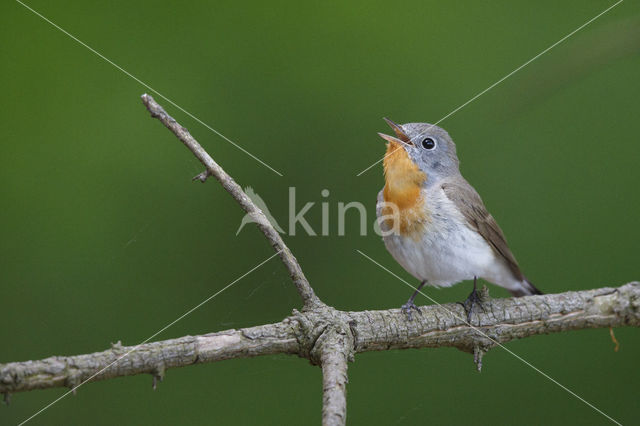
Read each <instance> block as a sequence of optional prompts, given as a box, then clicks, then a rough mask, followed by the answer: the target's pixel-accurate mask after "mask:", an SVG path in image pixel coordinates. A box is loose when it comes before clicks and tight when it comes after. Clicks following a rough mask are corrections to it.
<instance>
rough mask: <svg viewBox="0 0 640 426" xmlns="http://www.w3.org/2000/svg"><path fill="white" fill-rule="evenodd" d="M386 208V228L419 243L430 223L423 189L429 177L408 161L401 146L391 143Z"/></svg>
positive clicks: (386, 168)
mask: <svg viewBox="0 0 640 426" xmlns="http://www.w3.org/2000/svg"><path fill="white" fill-rule="evenodd" d="M384 176H385V186H384V189H383V191H382V196H383V199H384V201H385V205H384V206H383V207H382V210H381V215H382V216H383V217H384V218H383V220H384V221H385V225H386V227H388V228H389V229H394V230H395V231H396V232H397V233H398V234H400V235H402V236H405V237H411V238H413V239H416V240H417V239H420V237H421V236H422V234H423V233H424V231H425V227H426V225H427V223H428V222H429V210H428V208H427V204H426V203H425V198H424V195H423V191H422V186H423V184H424V182H425V181H426V180H427V175H426V174H425V173H424V172H423V171H422V170H420V168H419V167H418V166H417V165H416V164H415V163H414V162H413V161H412V160H411V158H409V155H408V154H407V152H406V151H405V149H404V148H403V147H402V146H399V145H398V144H397V143H393V142H390V143H389V144H388V145H387V154H386V155H385V159H384Z"/></svg>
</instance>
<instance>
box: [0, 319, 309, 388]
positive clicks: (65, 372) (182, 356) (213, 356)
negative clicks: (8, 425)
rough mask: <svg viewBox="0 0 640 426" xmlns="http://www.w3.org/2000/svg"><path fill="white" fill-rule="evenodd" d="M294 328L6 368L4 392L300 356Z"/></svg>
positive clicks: (0, 372) (0, 383)
mask: <svg viewBox="0 0 640 426" xmlns="http://www.w3.org/2000/svg"><path fill="white" fill-rule="evenodd" d="M291 329H292V326H291V324H290V323H289V322H288V321H283V322H281V323H276V324H267V325H260V326H257V327H251V328H244V329H240V330H226V331H220V332H217V333H209V334H204V335H201V336H184V337H180V338H178V339H170V340H164V341H160V342H154V343H146V344H142V345H138V346H122V345H121V344H120V343H119V342H118V343H116V344H112V345H111V348H110V349H108V350H106V351H103V352H96V353H92V354H86V355H76V356H53V357H50V358H45V359H43V360H40V361H26V362H14V363H9V364H4V365H3V364H0V393H12V392H21V391H29V390H34V389H46V388H55V387H68V388H71V389H73V388H74V387H76V386H78V385H79V384H80V383H82V382H84V381H86V380H89V381H98V380H105V379H110V378H113V377H122V376H132V375H135V374H151V375H152V376H153V377H154V386H155V383H156V380H158V379H159V380H162V379H163V377H164V372H165V370H167V369H169V368H174V367H184V366H187V365H193V364H201V363H207V362H214V361H221V360H225V359H230V358H248V357H254V356H258V355H269V354H282V353H296V351H297V350H298V346H299V345H298V343H297V341H296V339H295V335H294V333H293V332H292V330H291Z"/></svg>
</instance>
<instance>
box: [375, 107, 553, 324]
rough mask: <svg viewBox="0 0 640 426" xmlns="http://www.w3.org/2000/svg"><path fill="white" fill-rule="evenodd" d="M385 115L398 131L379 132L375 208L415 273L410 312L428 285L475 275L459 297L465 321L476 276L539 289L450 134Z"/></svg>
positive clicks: (394, 248)
mask: <svg viewBox="0 0 640 426" xmlns="http://www.w3.org/2000/svg"><path fill="white" fill-rule="evenodd" d="M385 120H386V121H387V123H388V124H389V126H391V128H392V129H393V131H394V132H395V135H396V136H395V137H394V136H389V135H385V134H382V133H379V135H380V136H381V137H382V138H383V139H385V140H386V141H387V142H388V144H387V152H386V155H385V157H384V162H383V164H384V177H385V185H384V188H383V189H382V190H381V191H380V193H379V194H378V203H377V206H376V213H377V216H378V221H379V224H380V229H381V230H382V233H383V240H384V244H385V246H386V248H387V250H389V252H390V253H391V255H392V256H393V258H394V259H395V260H396V261H398V263H400V265H402V267H403V268H404V269H406V270H407V272H409V273H410V274H411V275H413V276H414V277H416V278H417V279H418V280H420V285H419V286H418V289H417V290H416V291H415V292H414V293H413V295H412V296H411V297H410V298H409V300H408V301H407V303H405V304H404V305H403V306H402V309H403V310H404V311H405V312H406V313H407V315H408V317H409V319H411V310H412V309H417V308H416V305H415V304H414V299H415V297H416V295H417V294H418V292H419V291H420V290H421V289H422V287H424V286H425V285H426V284H429V285H432V286H436V287H449V286H452V285H453V284H456V283H458V282H460V281H463V280H473V291H472V292H471V294H470V295H469V298H468V299H467V301H466V302H465V304H464V306H465V309H466V310H467V320H468V321H470V320H471V314H472V311H473V309H474V306H475V305H476V304H477V302H478V301H479V296H478V293H477V284H476V282H477V279H478V278H482V279H484V280H486V281H489V282H491V283H494V284H496V285H499V286H500V287H503V288H505V289H507V290H509V291H510V292H511V294H513V295H514V296H526V295H530V294H542V293H541V292H540V290H538V289H537V288H535V287H534V286H533V284H531V283H530V282H529V281H528V280H527V279H526V278H525V276H524V275H523V274H522V271H521V270H520V267H519V266H518V262H517V261H516V259H515V257H514V256H513V254H512V253H511V250H509V246H508V245H507V241H506V240H505V237H504V234H503V233H502V230H501V229H500V227H499V226H498V224H497V223H496V221H495V219H494V218H493V216H491V214H490V213H489V212H488V211H487V208H486V207H485V206H484V203H483V202H482V199H481V198H480V196H479V195H478V193H477V192H476V190H475V189H473V187H472V186H471V185H470V184H469V182H467V181H466V180H465V178H463V177H462V175H461V174H460V168H459V161H458V157H457V155H456V145H455V144H454V143H453V140H452V139H451V137H450V136H449V134H448V133H447V132H446V131H445V130H443V129H441V128H440V127H437V126H435V125H432V124H428V123H408V124H403V125H398V124H395V123H394V122H392V121H391V120H388V119H386V118H385Z"/></svg>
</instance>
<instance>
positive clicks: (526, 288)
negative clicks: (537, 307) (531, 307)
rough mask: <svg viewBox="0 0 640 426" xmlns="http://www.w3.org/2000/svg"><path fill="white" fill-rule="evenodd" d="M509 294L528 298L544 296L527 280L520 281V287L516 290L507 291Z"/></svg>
mask: <svg viewBox="0 0 640 426" xmlns="http://www.w3.org/2000/svg"><path fill="white" fill-rule="evenodd" d="M509 292H510V293H511V294H513V295H514V296H515V297H521V296H530V295H532V294H544V293H542V292H541V291H540V290H538V289H537V288H536V286H534V285H533V284H531V282H530V281H529V280H528V279H526V278H525V279H524V280H522V282H521V283H520V287H518V288H516V289H509Z"/></svg>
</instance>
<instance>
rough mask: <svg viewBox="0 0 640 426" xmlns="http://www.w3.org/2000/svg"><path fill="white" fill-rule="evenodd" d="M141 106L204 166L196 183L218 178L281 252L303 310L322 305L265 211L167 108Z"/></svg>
mask: <svg viewBox="0 0 640 426" xmlns="http://www.w3.org/2000/svg"><path fill="white" fill-rule="evenodd" d="M142 103H144V105H145V106H146V107H147V110H148V111H149V112H150V113H151V116H152V117H154V118H157V119H158V120H160V121H161V122H162V124H164V125H165V126H166V127H167V129H169V130H171V131H172V132H173V134H174V135H176V136H177V137H178V139H180V141H181V142H182V143H183V144H184V145H185V146H186V147H187V148H188V149H189V151H191V152H192V153H193V155H195V157H196V158H197V159H198V160H200V162H201V163H202V165H204V167H205V169H206V171H205V172H203V173H201V174H199V175H198V176H196V177H195V178H194V180H195V179H198V180H200V181H202V182H204V181H205V180H206V179H207V177H208V176H213V177H215V178H216V180H217V181H218V182H220V184H221V185H222V187H223V188H224V189H225V190H227V192H228V193H229V194H231V196H232V197H233V198H234V199H235V200H236V201H237V202H238V204H240V207H242V209H243V210H244V211H245V212H247V214H249V215H250V216H251V218H252V219H253V220H254V221H255V222H256V224H257V225H258V228H259V229H260V231H262V233H263V234H264V236H265V237H266V238H267V240H268V241H269V243H270V244H271V246H272V247H273V248H274V249H275V250H276V252H278V255H279V256H280V259H281V260H282V263H284V266H285V267H286V268H287V270H288V271H289V275H290V276H291V279H292V281H293V283H294V284H295V286H296V289H297V290H298V293H299V294H300V297H301V298H302V301H303V303H304V307H305V308H311V307H314V306H318V305H320V304H322V302H321V301H320V299H318V297H317V296H316V295H315V293H314V291H313V289H312V288H311V286H310V285H309V281H308V280H307V278H306V277H305V275H304V273H303V272H302V268H301V267H300V264H299V263H298V261H297V259H296V258H295V256H294V255H293V253H291V250H289V247H287V245H286V244H285V243H284V241H283V240H282V238H281V237H280V234H279V233H278V231H277V230H276V229H275V228H274V227H273V225H272V224H271V223H270V222H269V219H267V217H266V216H265V215H264V213H263V212H262V210H260V209H259V208H258V207H257V206H256V205H255V204H254V203H253V201H251V198H249V197H248V196H247V194H245V192H244V191H243V190H242V187H240V185H238V184H237V183H236V181H235V180H233V178H232V177H231V176H229V175H228V174H227V172H225V171H224V170H223V169H222V167H220V166H219V165H218V163H216V162H215V161H214V160H213V158H211V156H210V155H209V154H208V153H207V151H205V149H204V148H202V146H201V145H200V144H199V143H198V141H197V140H195V138H194V137H193V136H191V134H190V133H189V131H188V130H187V129H186V128H184V127H182V126H181V125H180V123H178V122H177V121H176V120H175V119H174V118H173V117H171V116H170V115H169V114H167V112H166V111H165V110H164V108H162V107H161V106H160V105H159V104H158V103H157V102H156V101H155V100H154V99H153V97H151V96H150V95H148V94H146V93H145V94H144V95H142Z"/></svg>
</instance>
